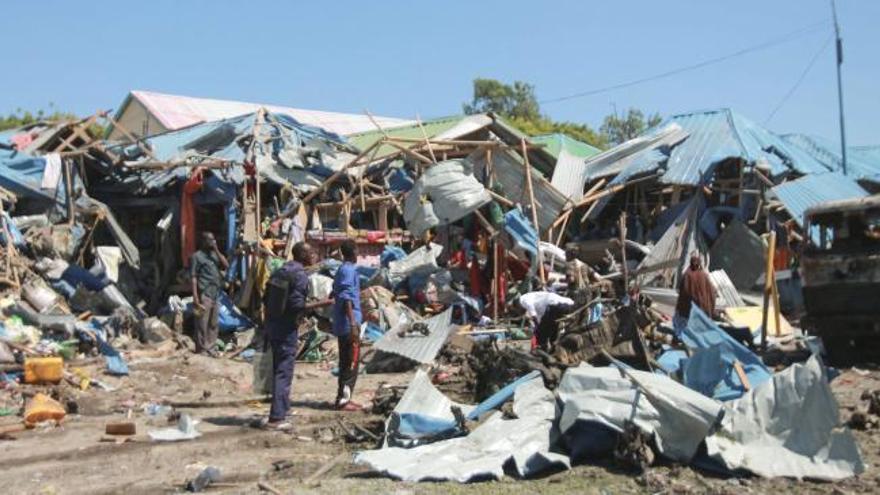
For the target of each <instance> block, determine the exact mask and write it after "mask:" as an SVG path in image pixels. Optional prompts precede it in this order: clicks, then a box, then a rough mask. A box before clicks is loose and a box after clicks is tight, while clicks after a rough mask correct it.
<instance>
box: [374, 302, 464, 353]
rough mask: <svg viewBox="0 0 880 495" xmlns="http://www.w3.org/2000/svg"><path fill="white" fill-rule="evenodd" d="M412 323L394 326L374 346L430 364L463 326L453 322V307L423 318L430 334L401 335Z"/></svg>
mask: <svg viewBox="0 0 880 495" xmlns="http://www.w3.org/2000/svg"><path fill="white" fill-rule="evenodd" d="M410 323H411V322H404V323H402V324H400V325H398V326H396V327H394V328H392V329H391V330H389V331H388V332H386V333H385V335H383V336H382V338H381V339H379V340H378V341H376V343H375V344H374V345H373V347H374V348H375V349H377V350H380V351H385V352H390V353H392V354H397V355H398V356H403V357H406V358H409V359H412V360H413V361H416V362H419V363H423V364H430V363H432V362H433V361H434V358H435V357H436V356H437V353H438V352H440V348H442V347H443V344H445V343H446V341H447V340H448V339H449V337H450V336H451V335H453V334H454V333H456V332H458V330H459V329H460V328H461V327H459V326H458V325H453V324H452V309H451V308H450V309H447V310H446V311H444V312H442V313H440V314H439V315H437V316H434V317H432V318H428V319H427V320H423V323H424V324H426V325H427V326H428V335H410V334H407V335H406V336H404V337H401V336H400V333H401V330H404V329H405V327H406V326H409V325H410Z"/></svg>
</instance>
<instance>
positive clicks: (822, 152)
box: [782, 134, 880, 181]
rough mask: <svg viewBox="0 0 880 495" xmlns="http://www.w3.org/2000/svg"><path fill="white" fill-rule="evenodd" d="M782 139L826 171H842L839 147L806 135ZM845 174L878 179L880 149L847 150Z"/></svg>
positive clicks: (879, 172)
mask: <svg viewBox="0 0 880 495" xmlns="http://www.w3.org/2000/svg"><path fill="white" fill-rule="evenodd" d="M782 139H784V140H785V141H786V142H787V143H789V144H791V145H792V146H793V147H797V148H799V149H801V150H803V151H804V152H805V153H807V154H809V155H810V156H812V157H813V158H815V159H816V160H818V161H819V162H820V163H822V165H823V166H824V167H825V169H826V170H828V171H832V172H841V171H842V170H843V165H842V164H843V159H842V158H841V155H840V146H836V145H835V144H834V143H832V142H831V141H829V140H827V139H824V138H821V137H817V136H808V135H806V134H785V135H783V136H782ZM846 173H847V176H848V177H851V178H853V179H869V180H874V181H876V180H877V179H880V147H871V146H857V147H852V148H847V154H846Z"/></svg>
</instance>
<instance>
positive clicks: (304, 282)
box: [265, 242, 320, 430]
mask: <svg viewBox="0 0 880 495" xmlns="http://www.w3.org/2000/svg"><path fill="white" fill-rule="evenodd" d="M312 252H313V251H312V247H311V246H310V245H309V244H307V243H305V242H298V243H296V244H295V245H294V246H293V261H288V262H287V263H285V264H284V265H282V266H281V267H280V268H278V269H277V270H275V271H274V272H273V273H272V276H271V277H270V278H269V282H268V283H267V284H266V294H265V304H266V333H267V336H268V339H269V345H270V346H271V347H272V374H273V386H272V406H271V408H270V409H269V419H268V421H267V422H266V424H265V426H266V427H267V428H270V429H278V430H288V429H291V428H292V426H293V425H291V424H290V423H288V422H286V418H287V413H288V411H289V410H290V386H291V383H292V380H293V365H294V361H295V360H296V351H297V345H298V343H299V326H300V324H301V323H302V322H303V319H304V317H305V311H306V310H307V309H309V308H311V307H315V306H317V305H318V304H320V303H311V304H310V303H306V299H307V298H308V295H309V276H308V274H307V273H306V270H305V265H308V264H310V263H311V262H312V258H313V257H312Z"/></svg>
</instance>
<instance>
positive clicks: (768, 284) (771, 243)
mask: <svg viewBox="0 0 880 495" xmlns="http://www.w3.org/2000/svg"><path fill="white" fill-rule="evenodd" d="M775 252H776V231H772V230H771V231H770V237H769V239H768V241H767V266H766V270H765V271H764V278H765V280H764V311H763V314H762V316H761V348H762V349H766V348H767V334H768V333H769V332H768V331H767V323H768V320H769V316H770V314H769V306H770V296H771V292H772V291H773V282H774V281H775V280H774V279H775V278H776V277H775V276H774V274H773V255H774V253H775Z"/></svg>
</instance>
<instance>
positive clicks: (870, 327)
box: [801, 195, 880, 365]
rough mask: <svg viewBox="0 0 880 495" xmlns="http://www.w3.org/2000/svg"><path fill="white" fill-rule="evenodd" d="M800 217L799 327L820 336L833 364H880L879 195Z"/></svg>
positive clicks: (837, 203) (823, 207) (830, 204)
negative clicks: (802, 310) (801, 312)
mask: <svg viewBox="0 0 880 495" xmlns="http://www.w3.org/2000/svg"><path fill="white" fill-rule="evenodd" d="M804 216H805V230H804V232H805V235H806V237H808V240H809V242H806V243H805V244H806V247H805V249H804V251H803V255H802V258H801V266H802V273H803V293H804V306H805V309H806V317H805V318H804V319H803V321H802V325H803V327H804V328H805V329H808V330H809V331H810V332H811V333H813V334H815V335H818V336H820V337H821V338H822V341H823V343H824V345H825V350H826V352H827V354H828V358H829V360H830V362H831V363H832V364H837V365H842V364H851V363H854V362H875V363H880V195H874V196H868V197H866V198H860V199H850V200H843V201H832V202H827V203H822V204H820V205H818V206H815V207H812V208H810V209H808V210H807V211H806V213H805V215H804Z"/></svg>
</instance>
